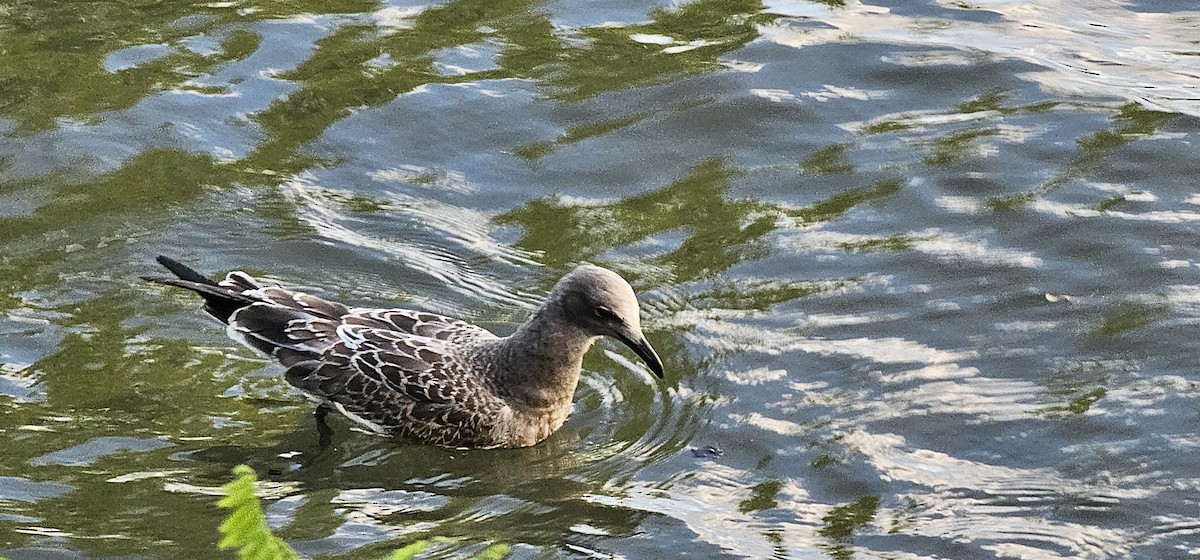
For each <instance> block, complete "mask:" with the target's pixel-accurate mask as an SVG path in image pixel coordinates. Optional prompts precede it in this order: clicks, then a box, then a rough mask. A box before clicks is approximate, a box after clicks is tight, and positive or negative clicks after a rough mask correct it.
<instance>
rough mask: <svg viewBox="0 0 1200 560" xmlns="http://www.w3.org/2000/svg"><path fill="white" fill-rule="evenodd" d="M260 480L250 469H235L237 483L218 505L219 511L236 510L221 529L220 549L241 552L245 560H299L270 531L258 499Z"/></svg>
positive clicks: (229, 488)
mask: <svg viewBox="0 0 1200 560" xmlns="http://www.w3.org/2000/svg"><path fill="white" fill-rule="evenodd" d="M257 480H258V479H257V477H255V475H254V470H253V469H251V468H250V467H247V466H246V465H238V466H236V467H234V468H233V480H232V481H230V482H229V483H228V484H226V485H225V486H223V487H222V489H223V490H224V491H225V497H223V498H221V499H220V500H219V501H217V505H218V506H219V507H222V508H225V509H229V510H232V511H231V512H230V513H229V516H228V517H226V518H225V520H224V521H222V522H221V525H220V526H219V527H218V530H219V531H220V532H221V541H220V542H219V543H218V544H217V546H218V547H219V548H221V549H230V548H233V549H237V552H238V558H240V559H241V560H299V557H298V556H296V551H294V550H292V547H290V546H288V544H287V543H285V542H283V541H282V540H281V539H279V537H276V536H275V535H272V534H271V530H270V529H268V528H267V520H266V517H264V516H263V511H262V506H261V505H260V504H259V501H258V496H255V495H254V484H255V482H257Z"/></svg>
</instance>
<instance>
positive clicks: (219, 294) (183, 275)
mask: <svg viewBox="0 0 1200 560" xmlns="http://www.w3.org/2000/svg"><path fill="white" fill-rule="evenodd" d="M157 260H158V262H159V264H161V265H163V266H165V267H167V269H168V270H170V271H171V272H173V273H174V274H175V276H177V277H178V278H175V277H171V276H143V277H142V280H145V281H147V282H154V283H156V284H166V285H168V286H175V287H177V288H183V289H185V290H191V291H193V292H196V293H197V294H199V295H200V297H202V298H204V311H206V312H208V314H209V315H212V316H213V317H216V318H217V320H219V321H221V322H222V323H229V316H230V315H232V314H233V312H234V311H237V310H238V309H241V308H243V307H246V306H247V305H250V304H252V303H254V302H256V301H258V300H257V299H255V298H252V297H250V296H247V295H243V294H242V293H241V292H238V291H237V290H233V289H230V288H226V287H224V286H221V285H219V284H217V283H216V282H213V281H212V280H210V279H208V278H206V277H205V276H204V275H202V274H200V273H199V272H196V271H195V270H192V269H191V268H189V267H188V266H187V265H185V264H183V263H181V262H179V261H176V260H174V259H170V258H167V257H164V256H161V255H160V256H159V257H158V259H157Z"/></svg>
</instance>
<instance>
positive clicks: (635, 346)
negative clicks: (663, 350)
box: [617, 333, 663, 379]
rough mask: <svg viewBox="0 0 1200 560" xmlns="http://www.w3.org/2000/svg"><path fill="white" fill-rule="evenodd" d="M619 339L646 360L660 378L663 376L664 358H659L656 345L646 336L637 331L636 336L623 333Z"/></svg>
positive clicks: (647, 364) (651, 369)
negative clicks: (655, 348)
mask: <svg viewBox="0 0 1200 560" xmlns="http://www.w3.org/2000/svg"><path fill="white" fill-rule="evenodd" d="M617 339H618V340H620V341H621V342H623V343H625V346H628V347H629V349H630V350H633V352H634V353H635V354H637V355H638V357H639V358H641V359H642V361H643V362H646V366H647V367H649V368H650V371H652V372H654V375H656V376H658V378H659V379H662V378H663V364H662V360H661V359H659V357H658V352H655V351H654V347H653V346H650V342H648V341H647V340H646V337H645V336H642V335H641V333H637V335H636V337H630V336H627V335H625V334H624V333H621V334H620V335H619V336H617Z"/></svg>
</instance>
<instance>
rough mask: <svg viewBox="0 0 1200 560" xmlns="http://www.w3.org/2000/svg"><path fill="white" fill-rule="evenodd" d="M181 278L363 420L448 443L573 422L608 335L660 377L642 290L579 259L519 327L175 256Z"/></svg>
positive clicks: (537, 435)
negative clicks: (211, 271)
mask: <svg viewBox="0 0 1200 560" xmlns="http://www.w3.org/2000/svg"><path fill="white" fill-rule="evenodd" d="M157 261H158V262H159V264H161V265H163V266H165V267H166V268H167V269H168V270H170V271H171V272H172V273H173V274H174V276H143V277H142V279H143V280H146V281H149V282H155V283H158V284H166V285H169V286H175V287H179V288H184V289H187V290H191V291H193V292H195V293H197V294H199V295H200V297H201V298H203V299H204V306H203V310H204V311H205V312H207V313H208V314H209V315H211V316H212V317H214V318H216V319H217V320H218V321H220V322H222V323H224V324H226V325H227V327H226V333H227V334H228V335H229V337H230V338H232V339H234V340H236V341H238V342H240V343H242V344H244V345H246V346H247V347H249V348H251V349H253V350H256V351H258V352H261V353H263V354H266V355H268V356H271V357H273V358H274V359H276V360H277V361H278V362H279V363H280V364H282V365H283V366H284V367H286V368H287V370H286V371H285V372H284V379H286V380H287V382H288V383H289V384H291V385H292V386H294V387H296V388H298V389H300V390H301V391H302V392H304V393H305V394H306V395H308V396H310V397H311V398H313V399H314V400H316V401H317V402H318V403H319V404H318V405H317V409H316V412H315V414H316V417H317V419H318V426H319V427H320V428H321V429H322V430H323V431H322V440H323V441H324V440H325V439H326V438H327V435H328V427H327V426H326V425H325V423H324V419H325V415H326V414H327V413H328V412H329V410H330V408H333V409H336V410H337V411H338V412H340V413H342V414H344V415H345V416H347V417H348V418H350V419H351V420H353V421H355V422H356V423H358V424H360V425H362V426H364V427H366V428H367V429H368V430H370V431H372V432H375V433H380V434H387V435H392V436H397V437H400V438H402V439H406V440H412V441H417V442H421V443H427V444H435V445H442V446H447V447H478V448H492V447H527V446H531V445H534V444H536V443H538V442H540V441H542V440H544V439H546V438H547V437H548V436H549V435H550V434H551V433H553V432H554V431H555V430H557V429H558V428H559V427H560V426H562V425H563V423H564V422H565V421H566V419H567V416H568V415H569V414H570V412H571V401H572V398H573V397H574V394H575V387H576V385H577V384H578V383H579V371H580V367H581V365H582V363H583V356H584V354H585V353H586V352H587V350H588V348H589V347H591V345H592V343H593V342H595V340H596V339H597V338H599V337H601V336H610V337H613V338H616V339H617V340H619V341H621V342H622V343H624V344H625V345H626V346H628V347H629V348H630V349H632V350H633V351H634V353H636V354H637V355H638V356H639V357H641V359H642V360H643V361H645V363H646V365H647V367H649V368H650V371H652V372H654V374H655V375H656V376H658V378H659V379H662V377H663V365H662V360H660V359H659V357H658V353H656V352H655V351H654V348H653V347H652V346H650V343H649V342H648V341H647V340H646V337H645V336H644V335H643V334H642V329H641V321H640V317H639V308H638V302H637V297H636V296H635V295H634V292H633V288H632V287H630V286H629V283H628V282H626V281H625V279H623V278H621V276H619V275H618V274H617V273H615V272H613V271H611V270H608V269H605V268H601V267H598V266H593V265H586V264H585V265H581V266H579V267H577V268H575V269H574V270H572V271H571V272H569V273H567V275H566V276H564V277H563V278H562V279H561V280H559V281H558V283H557V284H556V285H555V286H554V288H553V289H551V290H550V294H549V296H548V297H547V298H546V301H545V303H544V304H543V305H542V306H541V308H539V309H538V310H537V311H536V312H534V313H533V315H532V316H530V317H529V319H528V320H527V321H525V323H524V324H522V325H521V326H520V327H518V328H517V330H516V331H515V332H513V334H511V335H509V336H505V337H500V336H496V335H495V334H492V333H491V332H489V331H487V330H486V329H484V328H482V327H478V326H475V325H472V324H470V323H466V322H464V321H460V320H457V319H452V318H449V317H444V316H441V315H435V314H433V313H426V312H422V311H413V310H409V309H372V308H365V307H348V306H346V305H343V304H341V303H337V302H333V301H328V300H325V299H321V298H319V297H316V296H312V295H309V294H305V293H300V292H295V291H291V290H287V289H284V288H281V287H278V286H267V285H264V284H263V283H262V282H260V281H258V280H256V279H254V278H253V277H251V276H250V275H249V274H246V273H245V272H242V271H240V270H235V271H233V272H230V273H229V274H228V275H226V276H225V279H224V280H221V281H220V282H216V281H213V280H211V279H209V278H207V277H205V276H204V275H202V274H200V273H199V272H196V271H195V270H193V269H191V268H189V267H188V266H187V265H184V264H183V263H180V262H179V261H176V260H174V259H171V258H168V257H165V256H159V257H158V259H157Z"/></svg>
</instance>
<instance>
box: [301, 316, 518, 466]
mask: <svg viewBox="0 0 1200 560" xmlns="http://www.w3.org/2000/svg"><path fill="white" fill-rule="evenodd" d="M337 331H338V334H339V338H340V340H339V341H338V342H337V343H335V344H333V345H332V346H330V347H329V349H328V350H326V351H325V352H324V353H323V354H322V355H321V358H320V360H319V361H318V362H317V364H313V363H309V362H304V363H300V364H297V365H295V366H293V367H292V368H291V369H289V370H288V372H287V374H286V377H287V380H288V381H289V382H290V383H291V384H292V385H294V386H296V387H298V388H300V389H301V390H304V391H305V392H308V393H310V394H313V395H314V396H316V397H318V398H321V399H324V400H328V401H331V402H333V403H336V404H338V405H339V407H340V408H342V409H344V410H345V411H346V412H348V413H350V414H352V415H354V416H356V417H359V418H362V419H364V420H366V421H367V422H368V423H370V424H373V425H378V426H381V427H383V428H385V429H389V430H390V431H392V432H394V433H396V434H398V435H401V436H414V437H418V438H420V439H422V440H425V441H432V442H435V443H438V442H440V443H444V444H447V445H450V444H454V445H458V444H462V443H464V442H470V441H472V440H482V438H483V437H485V435H486V434H488V433H489V432H490V429H491V426H490V425H488V423H487V421H486V420H485V419H486V418H488V417H495V414H494V411H495V410H497V409H498V408H499V407H502V406H503V403H502V402H501V401H500V400H499V398H498V397H495V396H494V393H492V391H491V390H490V388H487V387H483V386H481V385H480V383H479V381H477V378H476V377H474V376H468V375H461V374H458V372H461V371H463V368H464V367H467V365H466V364H463V363H461V361H460V359H459V358H458V357H457V354H455V353H454V352H452V351H451V350H450V347H449V346H447V345H446V344H445V343H444V342H442V341H440V340H438V339H429V338H421V337H418V336H417V335H414V334H405V333H401V332H397V331H393V330H384V329H377V328H371V327H365V326H360V325H342V326H340V327H338V329H337ZM484 332H486V331H484Z"/></svg>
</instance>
